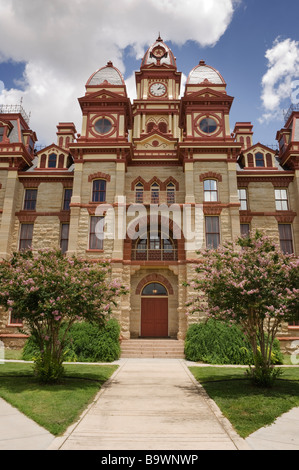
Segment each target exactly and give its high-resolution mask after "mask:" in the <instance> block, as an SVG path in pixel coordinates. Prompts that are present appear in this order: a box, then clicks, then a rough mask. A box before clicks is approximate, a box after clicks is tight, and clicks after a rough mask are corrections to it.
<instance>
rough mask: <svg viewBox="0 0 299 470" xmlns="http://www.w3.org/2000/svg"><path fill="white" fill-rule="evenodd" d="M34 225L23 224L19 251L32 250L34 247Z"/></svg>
mask: <svg viewBox="0 0 299 470" xmlns="http://www.w3.org/2000/svg"><path fill="white" fill-rule="evenodd" d="M32 235H33V224H22V225H21V232H20V244H19V250H20V251H21V250H30V249H31V246H32Z"/></svg>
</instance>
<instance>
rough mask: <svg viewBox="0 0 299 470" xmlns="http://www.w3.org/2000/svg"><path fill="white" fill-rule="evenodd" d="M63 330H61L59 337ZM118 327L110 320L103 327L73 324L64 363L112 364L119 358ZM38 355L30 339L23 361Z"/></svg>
mask: <svg viewBox="0 0 299 470" xmlns="http://www.w3.org/2000/svg"><path fill="white" fill-rule="evenodd" d="M63 331H64V328H62V329H61V335H62V334H63ZM119 335H120V326H119V323H118V322H117V320H115V319H114V318H111V319H110V320H108V322H107V323H106V325H105V327H103V328H99V326H98V325H95V324H92V323H88V322H80V323H74V324H73V325H72V326H71V328H70V330H69V332H68V334H67V341H66V346H65V348H64V361H66V362H67V361H69V362H74V361H76V362H112V361H115V360H117V359H119V357H120V352H121V349H120V343H119ZM38 354H39V349H38V347H37V346H36V344H35V342H34V338H33V337H30V338H29V339H28V340H27V341H26V344H25V346H24V349H23V359H24V360H33V359H34V358H36V357H37V356H38Z"/></svg>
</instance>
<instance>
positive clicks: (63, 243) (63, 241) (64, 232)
mask: <svg viewBox="0 0 299 470" xmlns="http://www.w3.org/2000/svg"><path fill="white" fill-rule="evenodd" d="M69 228H70V226H69V224H61V232H60V249H61V252H62V253H63V254H64V253H66V252H67V249H68V244H69Z"/></svg>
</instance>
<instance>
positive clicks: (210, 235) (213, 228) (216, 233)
mask: <svg viewBox="0 0 299 470" xmlns="http://www.w3.org/2000/svg"><path fill="white" fill-rule="evenodd" d="M205 223H206V246H207V248H212V249H213V248H217V247H218V245H219V243H220V230H219V217H217V216H206V217H205Z"/></svg>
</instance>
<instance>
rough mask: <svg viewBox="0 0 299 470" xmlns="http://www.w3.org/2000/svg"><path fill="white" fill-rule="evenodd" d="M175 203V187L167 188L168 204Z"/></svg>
mask: <svg viewBox="0 0 299 470" xmlns="http://www.w3.org/2000/svg"><path fill="white" fill-rule="evenodd" d="M174 203H175V187H174V186H168V187H167V204H174Z"/></svg>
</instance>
